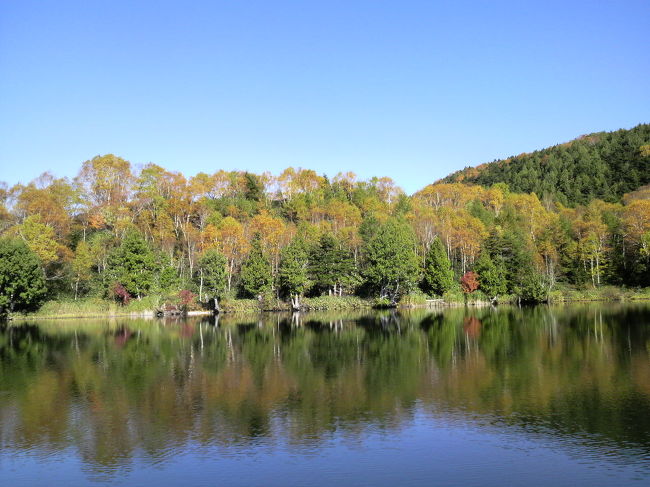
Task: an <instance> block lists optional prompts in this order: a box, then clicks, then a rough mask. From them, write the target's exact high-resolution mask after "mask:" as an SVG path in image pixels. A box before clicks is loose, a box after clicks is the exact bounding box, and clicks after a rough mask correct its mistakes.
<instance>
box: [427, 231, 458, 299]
mask: <svg viewBox="0 0 650 487" xmlns="http://www.w3.org/2000/svg"><path fill="white" fill-rule="evenodd" d="M424 283H425V286H426V289H427V291H429V292H431V293H433V294H436V295H438V296H442V295H443V294H444V293H445V292H446V291H449V290H450V289H452V288H453V287H454V284H455V279H454V271H453V269H452V268H451V261H450V260H449V257H447V251H446V250H445V247H444V245H443V243H442V242H441V241H440V239H439V238H438V237H436V238H435V239H434V240H433V242H432V243H431V246H430V247H429V251H428V252H427V255H426V264H425V266H424Z"/></svg>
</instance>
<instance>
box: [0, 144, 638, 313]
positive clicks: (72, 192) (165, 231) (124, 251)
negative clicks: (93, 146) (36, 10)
mask: <svg viewBox="0 0 650 487" xmlns="http://www.w3.org/2000/svg"><path fill="white" fill-rule="evenodd" d="M638 150H644V149H643V147H640V148H638ZM646 160H647V156H646ZM0 232H1V235H2V237H1V241H0V309H4V310H5V311H6V310H20V309H30V308H34V307H37V306H38V305H39V304H40V303H41V302H42V301H43V299H45V298H46V297H47V298H48V299H58V298H74V299H77V298H80V297H84V296H94V297H103V298H110V299H116V300H118V301H120V302H123V303H127V302H128V301H129V300H130V299H137V298H142V297H143V296H147V295H150V294H159V295H164V296H171V295H177V294H178V293H179V291H184V292H185V293H186V297H188V296H193V295H196V296H197V298H198V299H199V300H201V301H206V300H208V299H211V298H216V297H224V296H226V297H260V296H274V297H276V298H280V299H284V300H287V301H289V300H291V301H292V302H293V303H294V305H295V306H299V303H300V299H301V298H302V297H303V296H319V295H323V294H324V295H336V296H343V295H358V296H367V297H373V298H378V299H380V300H381V302H383V303H385V304H392V303H395V302H397V301H398V300H399V299H400V298H402V297H403V296H405V295H408V294H411V293H414V292H417V293H426V294H428V295H429V296H447V297H449V296H450V295H459V294H460V292H461V291H464V292H465V293H467V294H471V293H483V294H484V295H485V297H486V298H489V299H494V298H496V297H498V296H501V295H505V294H508V295H514V296H519V297H520V298H521V299H524V300H529V301H540V300H544V299H545V296H546V295H547V294H548V292H549V291H550V290H551V289H553V288H554V287H555V286H556V285H557V284H558V283H566V284H570V285H574V286H583V287H584V286H591V287H598V286H602V285H603V284H615V285H622V286H648V285H650V277H649V276H650V269H649V264H650V200H649V199H648V192H647V191H644V190H643V188H641V189H640V190H639V191H636V192H633V193H630V194H628V195H627V196H625V197H624V198H623V199H622V200H621V202H608V201H603V200H599V199H591V200H590V201H589V202H588V204H585V205H576V206H573V207H568V206H565V205H564V204H563V203H562V201H560V200H558V199H554V198H552V197H549V196H548V195H547V197H545V198H543V199H541V200H540V198H539V197H538V195H537V194H536V193H518V192H513V191H511V189H510V188H509V186H508V185H507V184H505V183H495V184H492V185H490V186H488V187H484V186H479V185H473V184H463V183H438V184H432V185H429V186H427V187H425V188H424V189H422V190H421V191H419V192H417V193H415V194H414V195H412V196H408V195H406V194H405V193H404V192H403V191H402V190H401V189H400V188H399V187H398V186H397V185H396V184H395V183H394V182H393V181H392V180H391V179H390V178H372V179H370V180H367V181H361V180H357V178H356V176H355V175H354V174H353V173H339V174H337V175H336V176H334V177H333V178H331V179H330V178H328V177H326V176H322V175H318V174H317V173H316V172H315V171H313V170H309V169H300V168H299V169H294V168H288V169H286V170H285V171H283V172H282V173H281V174H280V175H277V176H274V175H271V174H269V173H264V174H252V173H248V172H241V171H223V170H220V171H217V172H215V173H212V174H207V173H199V174H197V175H195V176H193V177H189V178H187V177H185V176H184V175H182V174H180V173H178V172H170V171H167V170H165V169H164V168H162V167H160V166H158V165H156V164H147V165H146V166H144V167H142V168H140V169H136V168H134V167H133V166H132V165H131V164H130V163H129V162H128V161H126V160H124V159H122V158H120V157H117V156H114V155H111V154H109V155H104V156H97V157H95V158H93V159H91V160H88V161H86V162H84V163H83V165H82V167H81V170H80V171H79V173H78V175H77V176H76V177H75V178H73V179H67V178H56V177H54V176H52V175H51V174H48V173H46V174H43V175H41V176H40V177H38V178H37V179H35V180H34V181H31V182H30V183H28V184H24V185H23V184H17V185H15V186H13V187H8V186H7V185H4V186H2V187H1V188H0ZM188 299H190V298H189V297H188Z"/></svg>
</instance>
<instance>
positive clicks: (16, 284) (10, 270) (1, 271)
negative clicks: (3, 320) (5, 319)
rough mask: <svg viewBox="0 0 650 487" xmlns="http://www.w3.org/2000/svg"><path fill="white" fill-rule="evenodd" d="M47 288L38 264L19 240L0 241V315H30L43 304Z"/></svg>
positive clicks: (32, 253)
mask: <svg viewBox="0 0 650 487" xmlns="http://www.w3.org/2000/svg"><path fill="white" fill-rule="evenodd" d="M46 292H47V288H46V286H45V277H44V275H43V269H42V268H41V262H40V260H39V259H38V257H37V256H36V254H35V253H34V252H32V251H31V250H30V249H29V247H27V245H26V244H25V243H23V242H21V241H19V240H13V239H1V240H0V315H4V314H6V313H10V312H13V311H29V310H32V309H35V308H37V307H38V306H39V305H40V304H41V302H42V301H43V299H44V297H45V294H46Z"/></svg>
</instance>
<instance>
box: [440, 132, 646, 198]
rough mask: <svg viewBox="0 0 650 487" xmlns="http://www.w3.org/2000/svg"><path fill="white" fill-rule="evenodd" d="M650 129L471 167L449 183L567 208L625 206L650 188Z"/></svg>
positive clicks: (595, 137)
mask: <svg viewBox="0 0 650 487" xmlns="http://www.w3.org/2000/svg"><path fill="white" fill-rule="evenodd" d="M649 161H650V124H641V125H637V126H636V127H634V128H633V129H631V130H618V131H616V132H598V133H594V134H589V135H584V136H582V137H580V138H578V139H575V140H572V141H571V142H567V143H565V144H559V145H556V146H554V147H549V148H548V149H543V150H539V151H535V152H533V153H531V154H521V155H518V156H512V157H509V158H508V159H504V160H499V161H494V162H491V163H488V164H482V165H480V166H477V167H467V168H465V169H463V170H462V171H458V172H455V173H453V174H451V175H450V176H447V177H446V178H444V179H443V182H446V183H461V182H462V183H465V184H480V185H482V186H486V187H489V186H492V185H493V184H495V183H506V184H507V185H508V186H509V187H510V189H511V191H514V192H519V193H535V194H537V195H538V196H539V197H540V198H542V199H547V198H550V199H552V200H553V201H559V202H560V203H562V204H564V205H567V206H575V205H576V204H581V205H586V204H588V203H589V202H590V201H591V200H592V199H595V198H598V199H601V200H603V201H607V202H609V203H616V202H620V201H621V198H622V197H623V195H624V194H625V193H629V192H631V191H634V190H636V189H637V188H639V187H640V186H643V185H646V184H650V163H649Z"/></svg>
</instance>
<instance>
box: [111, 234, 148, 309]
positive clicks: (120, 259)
mask: <svg viewBox="0 0 650 487" xmlns="http://www.w3.org/2000/svg"><path fill="white" fill-rule="evenodd" d="M108 260H109V262H108V267H109V269H110V276H111V278H112V279H113V280H114V281H115V282H119V283H120V284H122V285H123V286H124V288H125V289H126V290H127V291H128V292H129V294H131V295H133V296H137V297H138V299H140V298H141V297H142V296H145V295H146V294H147V293H148V292H149V290H150V289H151V286H152V285H153V282H154V273H155V271H156V256H155V254H154V252H153V250H151V247H150V246H149V244H148V243H147V242H146V240H145V239H144V238H143V237H142V235H141V234H140V233H139V232H137V231H136V230H130V231H128V232H126V235H125V236H124V239H123V240H122V243H121V244H120V246H119V247H118V248H117V249H115V250H114V251H113V253H112V254H111V255H110V257H109V259H108Z"/></svg>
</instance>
